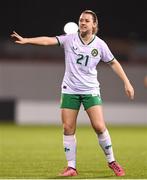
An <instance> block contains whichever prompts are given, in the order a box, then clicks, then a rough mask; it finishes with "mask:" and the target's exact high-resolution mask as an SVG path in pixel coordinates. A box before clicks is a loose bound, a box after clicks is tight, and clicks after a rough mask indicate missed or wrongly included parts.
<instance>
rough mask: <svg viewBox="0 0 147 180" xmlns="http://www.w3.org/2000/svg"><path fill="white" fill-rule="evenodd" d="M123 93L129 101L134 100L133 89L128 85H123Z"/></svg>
mask: <svg viewBox="0 0 147 180" xmlns="http://www.w3.org/2000/svg"><path fill="white" fill-rule="evenodd" d="M125 92H126V94H127V96H128V97H129V98H130V99H132V100H133V99H134V88H133V87H132V85H131V84H130V83H129V84H126V85H125Z"/></svg>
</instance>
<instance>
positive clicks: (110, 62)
mask: <svg viewBox="0 0 147 180" xmlns="http://www.w3.org/2000/svg"><path fill="white" fill-rule="evenodd" d="M114 59H115V58H113V59H112V60H110V61H109V62H107V63H108V64H109V63H111V62H112V61H113V60H114Z"/></svg>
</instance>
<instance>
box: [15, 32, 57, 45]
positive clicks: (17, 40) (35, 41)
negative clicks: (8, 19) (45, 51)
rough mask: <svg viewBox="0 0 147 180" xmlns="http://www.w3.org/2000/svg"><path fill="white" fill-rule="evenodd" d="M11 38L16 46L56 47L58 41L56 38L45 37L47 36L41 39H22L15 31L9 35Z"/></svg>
mask: <svg viewBox="0 0 147 180" xmlns="http://www.w3.org/2000/svg"><path fill="white" fill-rule="evenodd" d="M11 37H12V38H14V39H15V43H18V44H36V45H44V46H47V45H57V44H58V40H57V38H56V37H47V36H41V37H34V38H23V37H22V36H20V35H19V34H17V33H16V32H15V31H13V33H12V34H11Z"/></svg>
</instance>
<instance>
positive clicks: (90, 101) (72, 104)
mask: <svg viewBox="0 0 147 180" xmlns="http://www.w3.org/2000/svg"><path fill="white" fill-rule="evenodd" d="M81 104H83V106H84V109H85V110H87V109H88V108H90V107H92V106H95V105H102V99H101V97H100V96H99V95H92V94H86V95H83V94H65V93H63V94H62V95H61V104H60V108H68V109H75V110H79V109H80V106H81Z"/></svg>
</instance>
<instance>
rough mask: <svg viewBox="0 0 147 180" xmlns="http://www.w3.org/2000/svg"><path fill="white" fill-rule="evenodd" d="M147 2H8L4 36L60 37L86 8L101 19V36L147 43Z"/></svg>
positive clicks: (2, 18)
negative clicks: (63, 30) (64, 26)
mask: <svg viewBox="0 0 147 180" xmlns="http://www.w3.org/2000/svg"><path fill="white" fill-rule="evenodd" d="M146 6H147V2H146V1H145V0H141V1H132V0H131V1H126V0H125V1H116V0H110V1H107V0H101V1H99V0H92V1H90V0H79V1H78V0H74V1H72V0H69V1H68V0H62V1H59V0H54V1H49V0H13V1H9V0H5V1H1V4H0V23H1V26H0V32H1V33H0V37H1V38H9V34H10V33H11V32H12V30H13V29H15V30H17V31H18V32H21V33H22V34H25V35H28V36H29V35H42V34H46V35H51V36H52V35H57V34H60V33H62V29H63V25H64V24H65V23H66V22H68V21H75V22H77V21H78V18H79V15H80V13H81V12H82V11H83V10H85V9H91V10H93V11H95V12H96V13H97V15H98V17H99V24H100V35H101V36H109V37H119V38H135V39H137V40H140V41H142V40H143V41H146V40H147V35H146V32H147V21H146V17H147V11H146Z"/></svg>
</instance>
